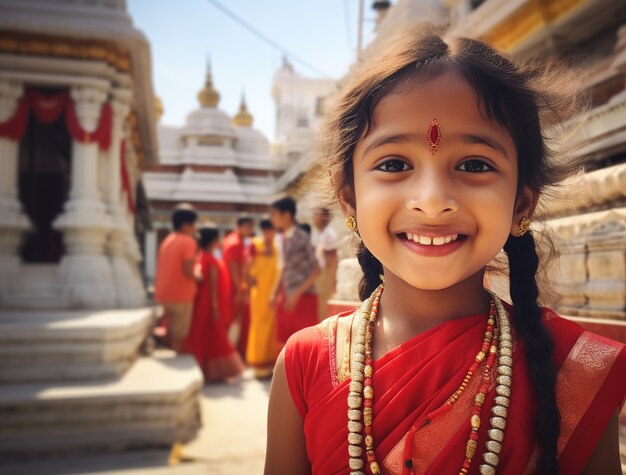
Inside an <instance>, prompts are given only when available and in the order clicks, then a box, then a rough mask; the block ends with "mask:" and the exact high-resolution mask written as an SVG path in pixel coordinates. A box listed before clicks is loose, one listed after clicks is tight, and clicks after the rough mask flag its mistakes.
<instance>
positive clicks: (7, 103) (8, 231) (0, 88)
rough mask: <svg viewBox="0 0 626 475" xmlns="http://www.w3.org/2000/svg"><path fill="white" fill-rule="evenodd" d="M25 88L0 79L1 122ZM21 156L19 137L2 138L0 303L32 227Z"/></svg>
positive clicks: (3, 302) (4, 300) (7, 293)
mask: <svg viewBox="0 0 626 475" xmlns="http://www.w3.org/2000/svg"><path fill="white" fill-rule="evenodd" d="M23 92H24V88H23V86H22V85H21V84H19V83H15V82H11V81H6V80H0V123H1V122H6V121H7V120H8V119H10V118H11V117H13V114H15V111H16V110H17V106H18V102H19V99H20V98H21V97H22V94H23ZM18 159H19V143H18V142H17V140H10V139H7V138H0V305H6V304H7V302H8V301H9V300H10V296H11V295H12V293H13V289H12V283H13V282H15V276H16V275H17V273H18V272H19V268H20V265H21V262H20V258H19V255H18V252H19V247H20V244H21V242H22V236H23V234H24V232H26V231H27V230H29V229H30V228H31V224H30V220H29V219H28V218H27V217H26V215H25V214H24V213H23V211H22V205H21V204H20V202H19V201H18V193H17V178H18Z"/></svg>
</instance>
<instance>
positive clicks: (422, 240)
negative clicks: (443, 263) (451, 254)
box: [406, 233, 459, 246]
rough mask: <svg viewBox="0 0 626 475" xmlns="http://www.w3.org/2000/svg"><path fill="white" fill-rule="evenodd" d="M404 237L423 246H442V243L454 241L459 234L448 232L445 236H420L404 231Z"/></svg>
mask: <svg viewBox="0 0 626 475" xmlns="http://www.w3.org/2000/svg"><path fill="white" fill-rule="evenodd" d="M406 238H407V240H409V241H413V242H416V243H418V244H421V245H423V246H443V245H444V244H448V243H451V242H453V241H456V240H457V239H458V238H459V235H458V234H450V235H447V236H437V237H433V238H431V237H429V236H420V235H419V234H413V233H406Z"/></svg>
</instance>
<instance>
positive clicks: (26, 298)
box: [8, 264, 64, 309]
mask: <svg viewBox="0 0 626 475" xmlns="http://www.w3.org/2000/svg"><path fill="white" fill-rule="evenodd" d="M59 281H60V277H59V265H58V264H26V265H23V266H22V267H21V268H20V271H19V273H18V274H17V275H16V279H15V282H14V285H13V286H12V294H11V296H10V300H9V302H8V303H9V306H10V307H12V308H24V309H52V308H58V309H60V308H63V307H64V302H63V300H62V299H61V298H59V297H60V290H61V289H60V288H59V285H58V283H59Z"/></svg>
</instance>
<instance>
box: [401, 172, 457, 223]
mask: <svg viewBox="0 0 626 475" xmlns="http://www.w3.org/2000/svg"><path fill="white" fill-rule="evenodd" d="M406 205H407V208H409V209H410V210H412V211H417V212H419V213H421V214H423V215H424V216H426V217H428V218H437V217H441V216H442V215H449V214H453V213H455V212H456V211H458V210H459V202H458V200H457V198H456V196H455V190H454V186H453V185H452V183H450V182H449V181H447V180H446V179H445V177H441V176H437V175H436V174H432V173H429V174H427V175H424V176H422V177H420V179H419V180H418V181H417V183H415V184H413V185H412V186H411V190H410V192H409V194H408V199H407V203H406Z"/></svg>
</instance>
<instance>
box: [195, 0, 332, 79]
mask: <svg viewBox="0 0 626 475" xmlns="http://www.w3.org/2000/svg"><path fill="white" fill-rule="evenodd" d="M207 2H209V3H210V4H211V5H213V6H214V7H215V8H216V9H218V10H219V11H221V12H222V13H223V14H224V15H226V16H228V17H229V18H230V19H231V20H233V21H234V22H235V23H237V24H238V25H239V26H241V27H242V28H244V29H246V30H247V31H248V32H250V33H252V34H253V35H254V36H256V37H257V38H259V39H260V40H262V41H263V42H265V43H267V44H268V45H270V46H271V47H272V48H275V49H277V50H279V51H280V52H282V53H283V54H284V55H285V56H287V57H288V58H290V59H292V60H293V61H294V62H297V63H299V64H301V65H302V66H305V67H306V68H308V69H310V70H311V71H315V72H316V73H317V74H320V75H321V76H324V77H325V78H327V79H331V77H330V76H329V75H328V74H326V73H325V72H324V71H322V70H321V69H319V68H318V67H316V66H314V65H313V64H311V63H309V62H308V61H306V60H305V59H302V58H301V57H299V56H298V55H297V54H295V53H293V52H291V51H289V50H288V49H287V48H285V47H284V46H282V45H280V44H279V43H277V42H276V41H274V40H273V39H272V38H270V37H269V36H267V35H266V34H265V33H263V32H261V31H259V30H258V29H256V28H255V27H254V26H252V25H251V24H250V23H248V22H247V21H245V20H244V19H243V18H241V17H240V16H239V15H237V14H236V13H234V12H233V11H232V10H229V9H228V8H226V7H225V6H224V5H222V3H220V2H218V1H217V0H207Z"/></svg>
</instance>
